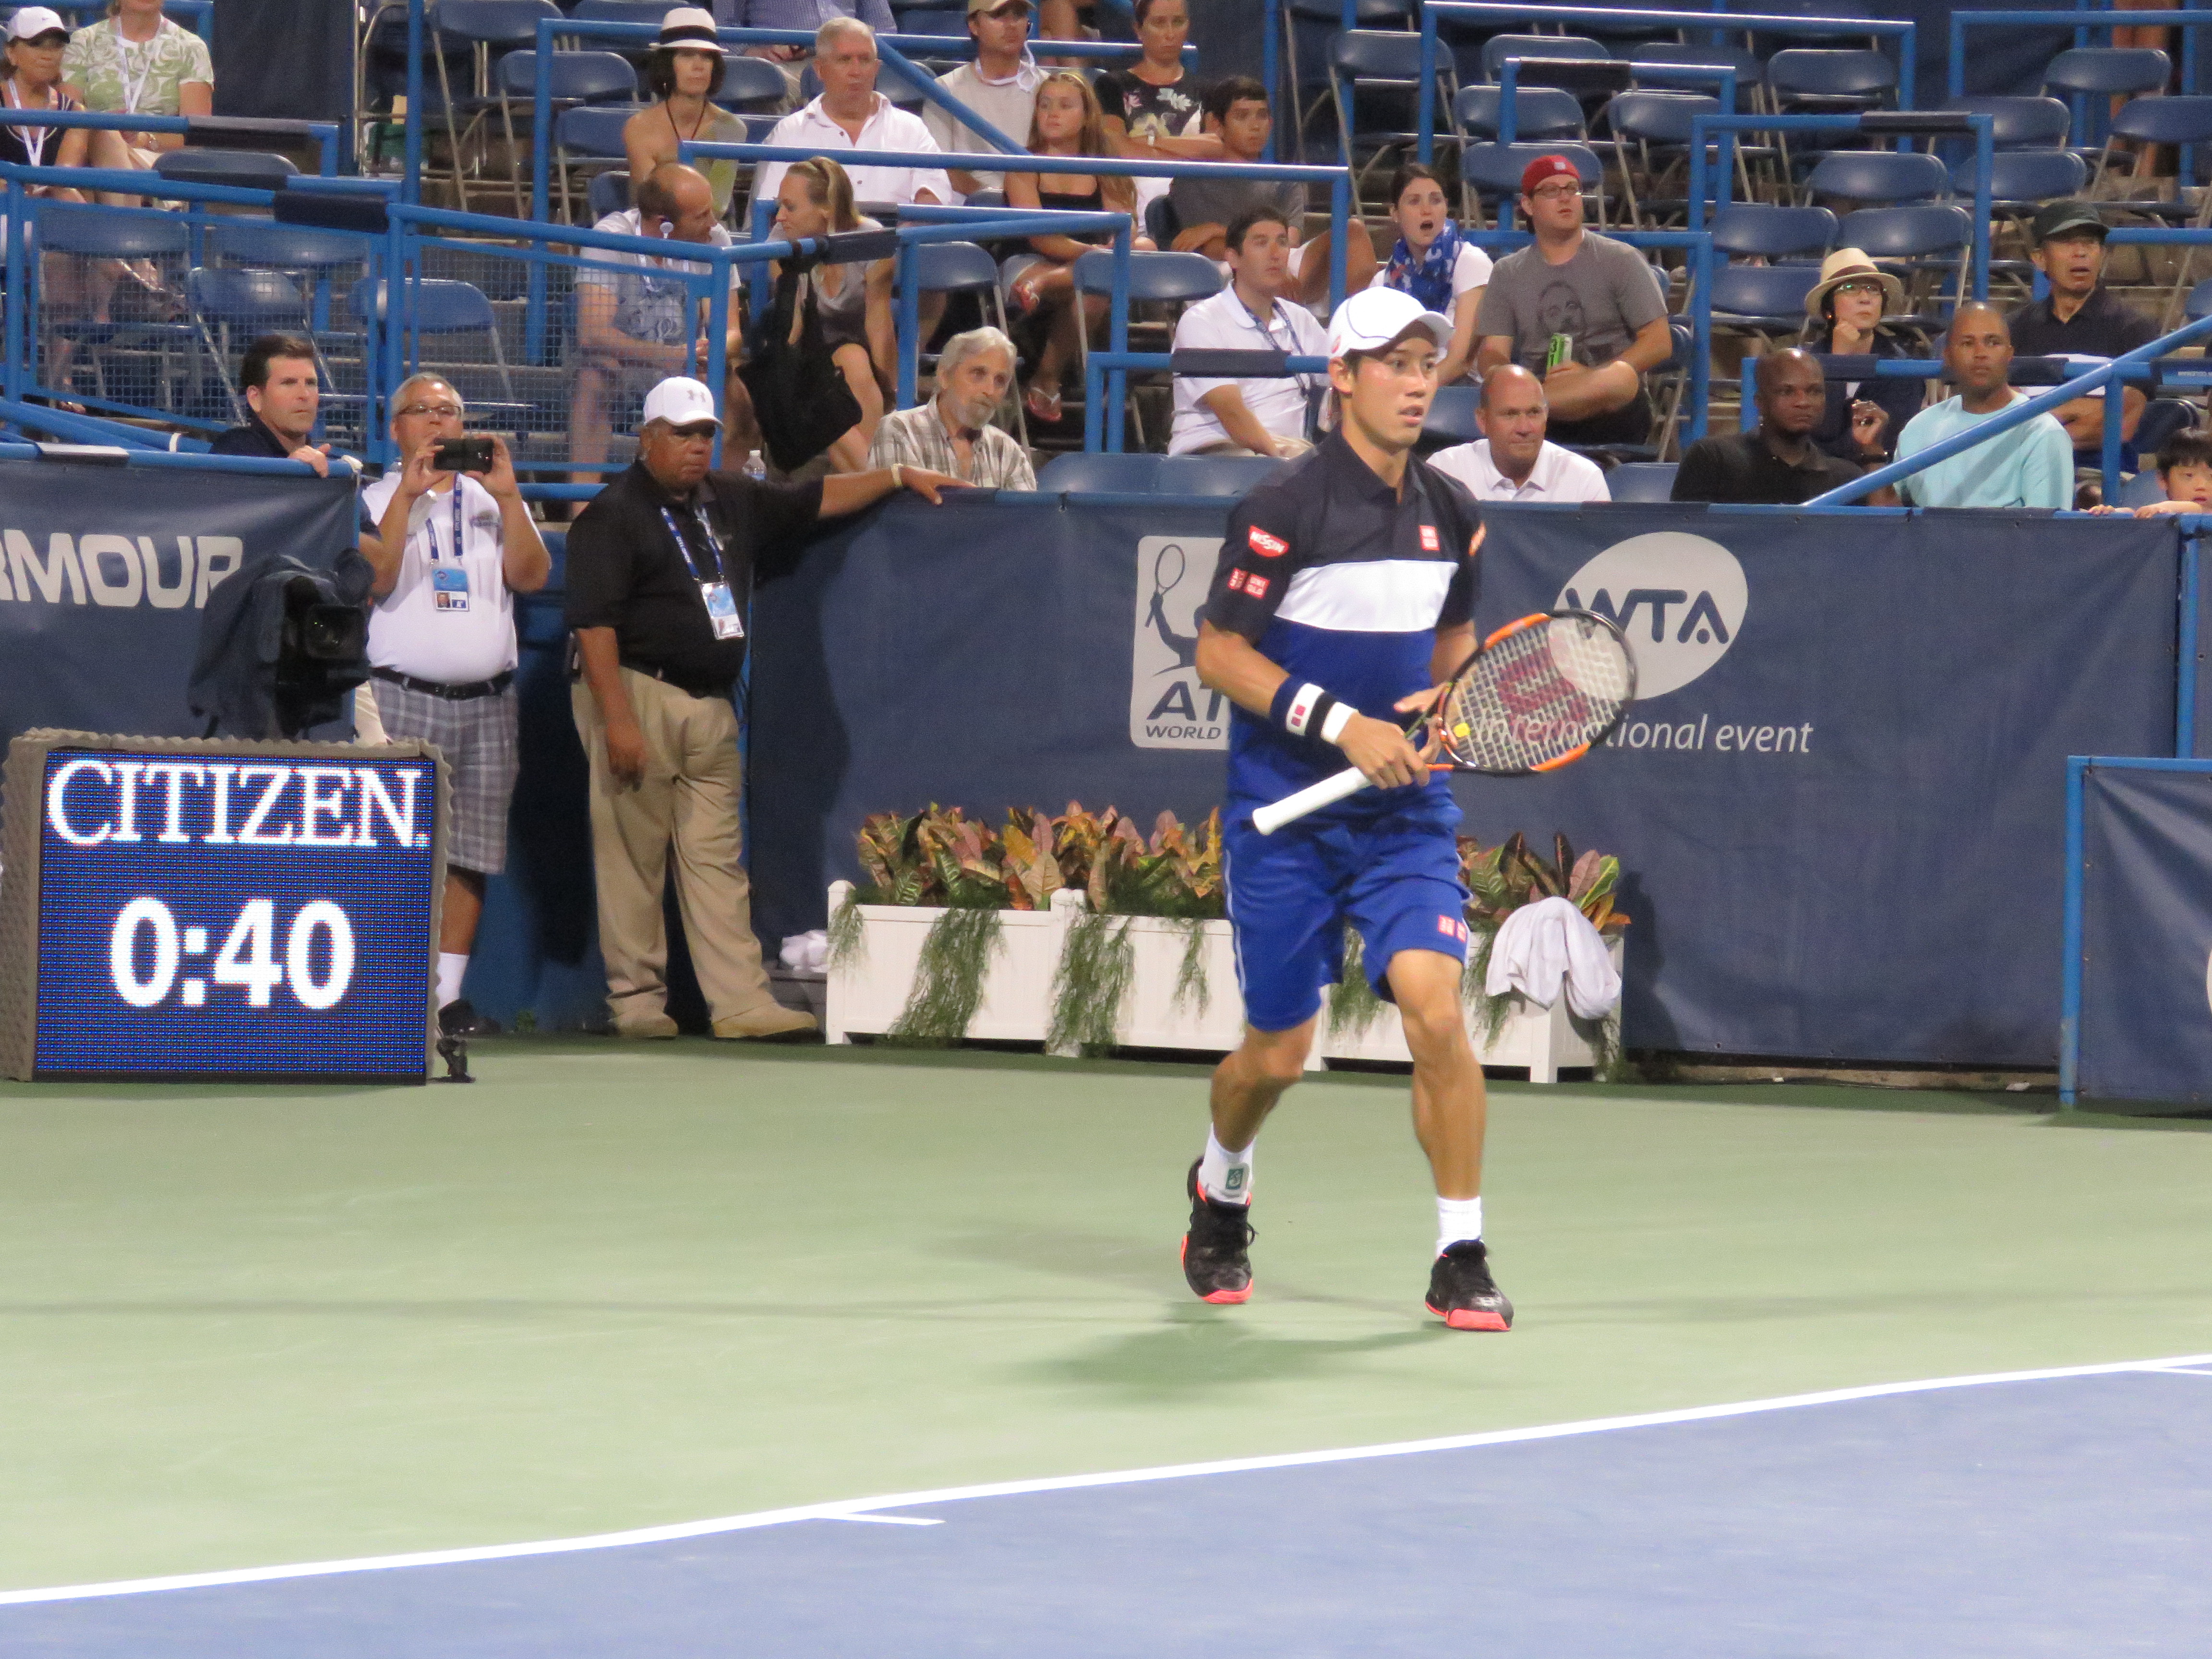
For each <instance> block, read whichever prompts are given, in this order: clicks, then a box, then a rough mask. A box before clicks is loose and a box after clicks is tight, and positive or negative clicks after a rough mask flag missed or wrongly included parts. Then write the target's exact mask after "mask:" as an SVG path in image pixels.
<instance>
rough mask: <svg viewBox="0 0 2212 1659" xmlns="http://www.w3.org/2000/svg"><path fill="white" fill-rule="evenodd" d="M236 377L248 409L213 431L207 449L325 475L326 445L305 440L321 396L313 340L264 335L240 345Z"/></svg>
mask: <svg viewBox="0 0 2212 1659" xmlns="http://www.w3.org/2000/svg"><path fill="white" fill-rule="evenodd" d="M238 378H239V382H240V385H241V386H243V387H244V388H245V391H246V408H247V410H250V411H251V412H250V413H249V414H248V415H247V416H246V424H245V425H244V426H234V427H232V428H229V429H228V431H225V432H222V433H220V434H218V435H216V440H215V441H214V442H213V443H211V444H210V445H209V446H208V447H209V449H210V451H211V452H213V453H216V454H217V455H262V456H266V457H268V458H269V459H272V460H279V461H286V460H290V461H305V462H306V463H307V465H309V466H312V467H313V468H314V469H315V471H318V472H319V473H321V474H322V475H323V476H324V477H326V478H327V477H330V475H331V462H330V455H331V447H330V446H329V445H328V444H311V443H309V442H308V441H307V437H308V435H309V434H311V433H312V432H313V431H314V429H315V415H316V412H317V411H318V410H319V409H320V408H321V407H322V398H323V392H322V384H321V380H320V378H319V376H318V375H317V374H316V372H315V348H314V343H313V342H312V341H309V340H303V339H301V337H299V336H298V335H296V334H264V335H263V336H262V337H260V338H259V339H258V340H256V341H255V342H254V343H252V345H250V346H248V347H246V361H245V362H244V363H242V364H241V365H240V368H239V374H238Z"/></svg>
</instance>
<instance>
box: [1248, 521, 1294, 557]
mask: <svg viewBox="0 0 2212 1659" xmlns="http://www.w3.org/2000/svg"><path fill="white" fill-rule="evenodd" d="M1245 539H1246V540H1248V541H1249V542H1250V543H1251V544H1252V550H1253V551H1254V552H1255V553H1257V554H1258V555H1259V556H1261V558H1263V559H1279V558H1281V557H1282V556H1283V555H1284V554H1285V553H1287V552H1289V551H1290V550H1291V544H1289V543H1288V542H1286V541H1285V540H1284V539H1283V538H1281V537H1280V536H1270V535H1269V534H1268V533H1267V532H1266V531H1264V530H1262V529H1261V528H1260V526H1258V525H1256V524H1255V525H1254V526H1252V529H1251V533H1250V534H1249V536H1247V537H1246V538H1245Z"/></svg>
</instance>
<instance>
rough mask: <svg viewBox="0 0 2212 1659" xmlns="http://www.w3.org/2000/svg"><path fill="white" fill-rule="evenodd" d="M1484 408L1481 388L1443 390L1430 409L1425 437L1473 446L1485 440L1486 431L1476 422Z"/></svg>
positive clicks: (1439, 388)
mask: <svg viewBox="0 0 2212 1659" xmlns="http://www.w3.org/2000/svg"><path fill="white" fill-rule="evenodd" d="M1481 406H1482V388H1481V387H1480V386H1438V387H1437V395H1436V399H1435V401H1434V402H1432V403H1431V404H1430V405H1429V415H1428V418H1427V419H1426V420H1425V421H1423V422H1421V433H1422V435H1423V436H1425V437H1430V438H1449V439H1450V440H1451V441H1453V442H1454V443H1455V444H1471V443H1473V442H1474V441H1475V440H1476V439H1478V438H1480V436H1482V428H1481V427H1480V425H1479V424H1478V423H1477V422H1476V421H1475V418H1474V415H1475V410H1478V409H1480V407H1481Z"/></svg>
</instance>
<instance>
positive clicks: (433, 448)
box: [361, 374, 552, 1037]
mask: <svg viewBox="0 0 2212 1659" xmlns="http://www.w3.org/2000/svg"><path fill="white" fill-rule="evenodd" d="M465 412H466V411H465V406H464V405H463V404H462V402H461V396H460V393H459V392H456V391H454V390H453V386H451V384H449V383H448V382H447V381H445V380H441V379H440V378H439V377H438V376H436V375H435V374H417V375H415V376H414V377H413V378H411V379H410V380H405V381H403V382H402V383H401V385H400V387H399V389H398V391H397V392H393V393H392V438H393V440H394V441H396V442H397V443H398V446H399V453H400V458H401V465H399V466H398V468H397V469H396V470H394V471H388V472H386V474H385V475H384V477H381V478H380V479H378V480H377V481H376V482H375V483H372V484H369V485H368V486H367V487H366V488H364V489H362V492H361V497H362V507H363V509H364V510H365V511H366V512H367V513H368V514H369V515H370V516H372V517H374V520H376V525H377V536H376V540H375V542H374V544H372V543H370V542H369V541H368V539H367V538H363V540H362V553H363V554H364V555H365V556H367V557H368V562H369V563H370V564H371V565H372V566H374V568H375V571H376V583H375V586H374V588H372V589H371V590H370V591H371V594H372V597H373V598H374V601H375V604H374V608H373V609H372V610H371V611H370V612H369V618H368V661H369V673H370V677H371V678H370V682H369V684H370V686H371V687H372V689H373V690H374V694H375V701H376V712H377V714H378V715H379V717H380V719H381V720H382V721H383V724H384V730H385V732H386V735H387V736H388V737H392V738H419V739H422V740H423V741H425V742H428V743H435V744H437V745H438V746H439V748H440V749H441V750H444V752H445V756H446V763H447V767H448V768H449V769H450V772H451V775H452V779H453V817H452V820H451V823H450V824H449V826H448V829H447V837H446V847H447V860H446V865H447V867H446V905H445V919H444V921H443V923H442V924H441V927H440V930H439V936H438V1026H439V1030H441V1032H442V1033H443V1034H444V1035H445V1036H462V1037H466V1036H488V1035H489V1034H490V1033H491V1032H492V1031H494V1030H497V1029H498V1028H497V1027H496V1026H495V1025H493V1024H491V1023H490V1022H489V1021H488V1020H483V1019H479V1018H477V1012H476V1011H475V1009H473V1008H472V1007H471V1006H469V1003H468V1001H467V1000H466V999H465V998H464V997H463V996H462V995H461V980H462V977H463V975H465V974H466V973H467V971H468V966H469V951H470V949H471V946H473V945H474V944H475V943H476V936H477V918H478V917H479V916H480V915H483V894H484V878H486V877H487V876H491V875H495V874H497V873H498V872H499V871H500V870H501V868H503V867H504V866H505V865H506V863H507V798H508V797H509V796H510V795H512V794H513V792H514V776H515V770H516V748H515V699H514V665H515V641H514V596H515V595H516V594H517V593H532V592H537V590H538V589H539V588H541V587H543V586H544V585H545V579H546V577H547V575H548V574H550V571H551V569H552V561H551V559H550V557H549V556H547V554H546V551H545V543H544V540H543V539H542V538H540V537H539V536H538V526H536V525H534V524H532V522H531V521H530V509H529V507H526V505H524V503H523V500H522V490H521V488H520V485H518V484H517V483H516V482H515V477H514V465H513V462H512V461H511V460H510V459H509V458H508V456H507V444H506V442H505V441H503V440H501V439H500V438H498V437H496V436H477V437H470V436H466V435H464V434H463V432H462V430H461V422H462V419H463V417H464V416H465Z"/></svg>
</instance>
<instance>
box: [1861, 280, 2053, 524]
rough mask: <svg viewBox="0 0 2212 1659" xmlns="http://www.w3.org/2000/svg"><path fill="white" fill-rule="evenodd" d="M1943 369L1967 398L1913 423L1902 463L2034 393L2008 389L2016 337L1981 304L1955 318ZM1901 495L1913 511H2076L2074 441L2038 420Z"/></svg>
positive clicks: (1908, 484)
mask: <svg viewBox="0 0 2212 1659" xmlns="http://www.w3.org/2000/svg"><path fill="white" fill-rule="evenodd" d="M1943 366H1944V368H1947V369H1948V371H1949V372H1950V375H1951V378H1952V379H1953V380H1955V381H1957V382H1958V386H1959V395H1958V396H1957V397H1955V398H1947V399H1946V400H1945V401H1943V402H1942V403H1940V404H1936V406H1935V407H1934V408H1933V409H1923V410H1921V411H1920V412H1919V413H1918V414H1917V415H1916V416H1913V417H1912V418H1911V420H1910V421H1908V422H1905V431H1904V433H1903V434H1902V435H1900V436H1899V439H1898V441H1897V459H1899V460H1900V461H1903V460H1910V459H1911V458H1912V457H1913V456H1915V455H1917V454H1919V453H1921V452H1922V451H1923V450H1926V449H1929V448H1932V447H1935V446H1936V444H1938V443H1940V442H1942V441H1943V440H1944V439H1946V438H1948V437H1951V436H1953V435H1954V434H1957V433H1960V432H1966V431H1968V430H1970V429H1972V428H1974V427H1976V426H1978V425H1980V424H1981V423H1982V422H1984V421H1986V420H1988V419H1989V418H1990V416H1993V415H1996V414H1997V413H1998V412H1999V411H2000V410H2007V409H2009V408H2011V407H2012V406H2013V405H2014V404H2017V403H2025V402H2027V393H2026V392H2015V391H2014V390H2013V388H2012V387H2011V386H2008V385H2007V384H2006V377H2007V375H2008V373H2009V372H2010V370H2011V368H2012V334H2011V331H2010V330H2008V328H2007V327H2006V325H2005V319H2004V318H2003V316H2002V314H2001V313H1998V312H1997V311H1996V309H1995V307H1990V306H1988V305H1984V304H1983V303H1981V302H1980V301H1971V302H1969V303H1968V304H1966V305H1962V306H1960V307H1959V308H1958V310H1957V311H1955V312H1954V313H1952V316H1951V331H1950V333H1949V334H1948V335H1947V336H1946V337H1945V338H1944V342H1943ZM1897 493H1898V495H1899V496H1900V497H1902V498H1903V500H1904V501H1905V505H1907V506H1908V507H2045V508H2049V509H2051V510H2054V511H2055V510H2057V509H2058V508H2061V507H2071V506H2073V505H2074V441H2073V440H2072V439H2070V438H2069V437H2068V436H2067V435H2066V428H2064V427H2063V426H2061V425H2060V424H2059V423H2058V422H2057V421H2056V420H2055V419H2053V418H2052V417H2051V416H2049V415H2038V416H2033V418H2031V419H2029V420H2026V421H2022V422H2020V424H2018V425H2017V426H2015V427H2012V428H2008V430H2006V431H2003V432H2000V433H1998V434H1997V435H1996V436H1995V437H1993V438H1991V439H1990V440H1989V441H1987V442H1985V443H1978V444H1976V445H1974V446H1972V447H1971V448H1968V449H1964V450H1961V451H1960V453H1958V454H1956V455H1954V456H1952V457H1951V458H1950V459H1948V460H1942V461H1938V462H1936V464H1935V465H1933V466H1930V467H1929V468H1927V469H1925V470H1924V471H1919V472H1916V473H1914V474H1913V475H1912V476H1911V477H1909V478H1905V479H1902V480H1900V481H1899V483H1898V486H1897Z"/></svg>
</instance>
